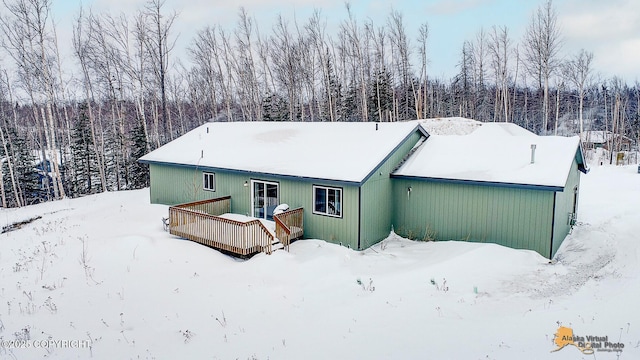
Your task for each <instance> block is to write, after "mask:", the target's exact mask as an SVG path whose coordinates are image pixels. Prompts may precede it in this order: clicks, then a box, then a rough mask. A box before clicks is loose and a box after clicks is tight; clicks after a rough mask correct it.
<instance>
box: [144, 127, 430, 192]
mask: <svg viewBox="0 0 640 360" xmlns="http://www.w3.org/2000/svg"><path fill="white" fill-rule="evenodd" d="M376 126H377V129H376ZM417 127H418V123H417V122H398V123H378V124H377V125H376V124H375V123H344V122H337V123H326V122H322V123H305V122H232V123H208V124H205V125H202V126H200V127H198V128H196V129H194V130H192V131H190V132H188V133H187V134H185V135H184V136H182V137H180V138H178V139H176V140H174V141H172V142H170V143H168V144H166V145H164V146H162V147H160V148H159V149H157V150H155V151H153V152H151V153H149V154H147V155H145V156H143V157H142V158H141V159H140V160H141V161H144V162H152V163H153V162H155V163H174V164H185V165H192V166H200V167H211V168H220V169H229V170H240V171H250V172H258V173H267V174H277V175H286V176H300V177H308V178H318V179H327V180H338V181H350V182H361V181H362V180H363V179H365V178H366V176H367V175H368V174H369V173H370V172H371V171H373V170H374V169H375V168H376V166H377V165H378V164H380V163H381V162H382V161H383V160H384V159H385V158H386V156H387V155H389V154H390V153H391V152H392V151H393V150H394V149H395V148H396V147H397V146H398V145H399V144H400V143H401V142H402V141H403V140H404V139H405V138H406V137H407V136H408V135H409V134H411V133H412V132H413V131H414V130H415V129H416V128H417Z"/></svg>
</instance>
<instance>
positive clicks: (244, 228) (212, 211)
mask: <svg viewBox="0 0 640 360" xmlns="http://www.w3.org/2000/svg"><path fill="white" fill-rule="evenodd" d="M230 210H231V197H230V196H226V197H222V198H217V199H212V200H204V201H197V202H192V203H186V204H181V205H176V206H171V207H170V208H169V232H170V233H171V234H173V235H176V236H180V237H182V238H185V239H189V240H192V241H195V242H197V243H200V244H203V245H206V246H209V247H212V248H215V249H220V250H224V251H228V252H231V253H234V254H237V255H242V256H247V255H251V254H255V253H258V252H265V253H267V254H271V253H272V252H273V251H274V250H275V249H276V248H277V247H279V245H278V244H280V243H281V244H282V246H283V247H284V248H285V249H287V250H288V249H289V244H290V243H291V241H292V240H294V239H297V238H301V237H302V235H303V234H304V224H303V209H302V208H300V209H295V210H290V211H287V212H284V213H282V214H278V215H275V216H274V221H275V230H270V229H269V228H268V227H267V226H265V224H264V223H263V222H262V221H260V219H256V218H248V217H244V216H243V219H237V216H236V217H235V218H229V216H227V217H224V216H222V215H223V214H228V213H229V212H230Z"/></svg>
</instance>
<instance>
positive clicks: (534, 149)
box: [531, 144, 536, 164]
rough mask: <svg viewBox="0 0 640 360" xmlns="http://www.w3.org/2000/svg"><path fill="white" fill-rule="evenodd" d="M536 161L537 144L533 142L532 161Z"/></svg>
mask: <svg viewBox="0 0 640 360" xmlns="http://www.w3.org/2000/svg"><path fill="white" fill-rule="evenodd" d="M535 162H536V144H531V163H532V164H533V163H535Z"/></svg>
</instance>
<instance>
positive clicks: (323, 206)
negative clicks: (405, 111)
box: [314, 188, 327, 213]
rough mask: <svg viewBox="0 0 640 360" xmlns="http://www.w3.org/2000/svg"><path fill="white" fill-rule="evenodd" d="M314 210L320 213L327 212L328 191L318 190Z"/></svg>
mask: <svg viewBox="0 0 640 360" xmlns="http://www.w3.org/2000/svg"><path fill="white" fill-rule="evenodd" d="M314 210H315V211H316V212H320V213H326V212H327V190H326V189H323V188H316V191H315V207H314Z"/></svg>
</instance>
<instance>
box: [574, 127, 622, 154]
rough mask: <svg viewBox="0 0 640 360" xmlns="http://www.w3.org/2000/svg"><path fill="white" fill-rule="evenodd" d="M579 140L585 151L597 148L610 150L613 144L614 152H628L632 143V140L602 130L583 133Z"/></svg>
mask: <svg viewBox="0 0 640 360" xmlns="http://www.w3.org/2000/svg"><path fill="white" fill-rule="evenodd" d="M581 140H582V144H583V146H584V148H585V150H591V149H599V148H603V149H606V150H611V149H610V147H612V146H614V144H615V147H616V148H615V149H614V150H615V151H629V150H631V145H632V143H633V140H631V139H630V138H628V137H626V136H624V135H620V134H614V133H612V132H611V131H604V130H587V131H584V132H583V133H582V139H581Z"/></svg>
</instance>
